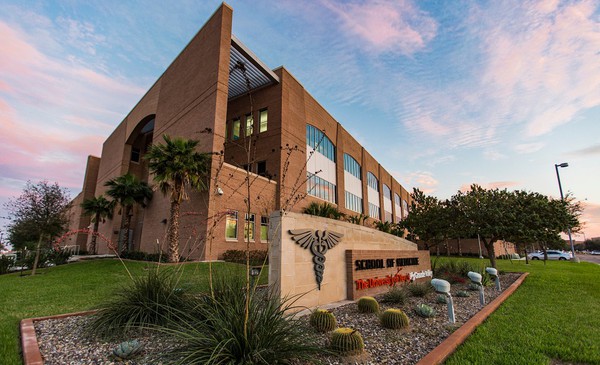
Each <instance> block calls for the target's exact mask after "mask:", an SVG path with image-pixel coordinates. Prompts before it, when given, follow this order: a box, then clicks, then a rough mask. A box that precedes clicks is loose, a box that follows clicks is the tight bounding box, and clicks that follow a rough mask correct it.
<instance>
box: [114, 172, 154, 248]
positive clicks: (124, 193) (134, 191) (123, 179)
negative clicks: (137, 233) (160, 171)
mask: <svg viewBox="0 0 600 365" xmlns="http://www.w3.org/2000/svg"><path fill="white" fill-rule="evenodd" d="M104 185H105V186H107V187H108V190H107V191H106V194H107V195H108V196H110V197H111V198H113V199H114V200H115V201H116V202H118V203H119V205H120V206H121V208H122V210H123V214H125V219H123V220H121V232H123V240H122V241H120V242H123V248H122V250H123V251H125V250H127V244H128V243H129V228H130V227H131V216H132V215H133V213H132V212H131V210H132V209H133V206H134V205H136V204H139V205H141V206H142V207H146V203H147V202H148V201H149V200H151V199H152V189H151V188H150V186H148V184H147V183H146V182H144V181H140V180H139V179H138V178H137V177H135V176H134V175H132V174H129V173H128V174H125V175H123V176H119V177H115V178H114V179H111V180H109V181H107V182H106V183H105V184H104Z"/></svg>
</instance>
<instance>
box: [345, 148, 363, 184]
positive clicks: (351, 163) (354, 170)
mask: <svg viewBox="0 0 600 365" xmlns="http://www.w3.org/2000/svg"><path fill="white" fill-rule="evenodd" d="M344 170H346V171H348V172H349V173H351V174H352V175H354V177H356V178H357V179H359V180H361V177H360V165H359V164H358V162H357V161H356V160H355V159H354V158H353V157H352V156H350V155H349V154H347V153H344Z"/></svg>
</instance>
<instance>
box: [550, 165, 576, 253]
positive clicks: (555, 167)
mask: <svg viewBox="0 0 600 365" xmlns="http://www.w3.org/2000/svg"><path fill="white" fill-rule="evenodd" d="M559 167H569V163H567V162H563V163H559V164H556V163H555V164H554V169H555V170H556V179H557V180H558V191H560V200H565V198H564V196H563V191H562V185H561V183H560V174H559V173H558V168H559ZM567 235H568V236H569V244H570V245H571V255H572V256H573V257H572V260H573V261H575V262H579V261H578V260H577V258H576V257H575V246H574V245H573V238H572V237H571V227H569V228H567Z"/></svg>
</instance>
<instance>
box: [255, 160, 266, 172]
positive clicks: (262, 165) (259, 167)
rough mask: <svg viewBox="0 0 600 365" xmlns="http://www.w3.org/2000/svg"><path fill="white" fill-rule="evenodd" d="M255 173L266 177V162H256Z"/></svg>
mask: <svg viewBox="0 0 600 365" xmlns="http://www.w3.org/2000/svg"><path fill="white" fill-rule="evenodd" d="M256 173H257V174H258V175H260V176H267V161H258V162H257V163H256Z"/></svg>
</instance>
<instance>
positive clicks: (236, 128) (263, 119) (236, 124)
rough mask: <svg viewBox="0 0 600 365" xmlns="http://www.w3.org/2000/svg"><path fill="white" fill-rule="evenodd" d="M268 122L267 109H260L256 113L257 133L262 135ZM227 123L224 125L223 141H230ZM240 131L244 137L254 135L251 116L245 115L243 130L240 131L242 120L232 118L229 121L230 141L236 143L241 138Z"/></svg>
mask: <svg viewBox="0 0 600 365" xmlns="http://www.w3.org/2000/svg"><path fill="white" fill-rule="evenodd" d="M268 120H269V112H268V110H267V109H262V110H260V111H259V112H258V132H259V133H263V132H266V131H267V127H268ZM229 124H230V123H229V122H228V123H227V124H226V125H225V140H226V141H229V140H230V127H229ZM242 131H244V136H251V135H252V134H254V117H253V116H252V115H251V114H246V116H245V117H244V128H243V129H242V119H241V118H234V119H233V120H232V121H231V140H232V141H237V140H238V139H240V138H241V137H242Z"/></svg>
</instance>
